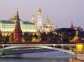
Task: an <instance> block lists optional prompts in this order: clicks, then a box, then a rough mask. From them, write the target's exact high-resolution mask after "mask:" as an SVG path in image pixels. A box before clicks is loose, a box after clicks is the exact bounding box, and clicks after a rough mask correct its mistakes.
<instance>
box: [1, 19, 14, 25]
mask: <svg viewBox="0 0 84 62" xmlns="http://www.w3.org/2000/svg"><path fill="white" fill-rule="evenodd" d="M0 22H2V23H7V24H14V22H12V21H10V20H1V21H0Z"/></svg>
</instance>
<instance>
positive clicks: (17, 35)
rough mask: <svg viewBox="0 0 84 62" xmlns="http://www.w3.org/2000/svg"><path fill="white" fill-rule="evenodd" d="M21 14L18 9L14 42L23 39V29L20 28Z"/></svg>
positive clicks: (19, 41)
mask: <svg viewBox="0 0 84 62" xmlns="http://www.w3.org/2000/svg"><path fill="white" fill-rule="evenodd" d="M19 20H20V19H19V14H18V11H17V14H16V22H15V29H14V32H13V34H14V41H13V43H21V41H22V30H21V28H20V22H19Z"/></svg>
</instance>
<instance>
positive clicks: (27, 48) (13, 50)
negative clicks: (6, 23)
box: [0, 44, 75, 56]
mask: <svg viewBox="0 0 84 62" xmlns="http://www.w3.org/2000/svg"><path fill="white" fill-rule="evenodd" d="M5 46H9V44H6V45H5ZM51 46H53V47H51ZM55 46H62V48H63V46H69V47H70V46H75V45H72V44H71V45H70V44H68V45H67V44H64V45H63V44H19V45H17V44H13V45H10V46H9V47H4V48H1V49H0V52H1V55H2V56H3V55H13V54H17V53H18V54H25V53H36V52H48V51H59V52H60V54H62V55H63V54H67V55H68V56H69V55H70V56H75V54H74V53H73V52H72V51H70V50H64V49H62V48H56V47H55ZM33 51H34V52H33ZM59 52H58V53H59ZM56 55H57V54H56Z"/></svg>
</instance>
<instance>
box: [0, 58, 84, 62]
mask: <svg viewBox="0 0 84 62" xmlns="http://www.w3.org/2000/svg"><path fill="white" fill-rule="evenodd" d="M0 62H84V61H81V60H78V59H69V58H52V59H47V58H45V59H44V58H43V59H42V58H19V57H15V58H14V57H13V58H12V57H10V58H7V57H6V58H0Z"/></svg>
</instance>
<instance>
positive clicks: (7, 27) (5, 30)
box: [0, 15, 37, 35]
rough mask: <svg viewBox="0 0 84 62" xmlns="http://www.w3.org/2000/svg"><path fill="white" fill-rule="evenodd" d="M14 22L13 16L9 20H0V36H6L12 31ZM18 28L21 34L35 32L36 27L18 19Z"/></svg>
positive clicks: (14, 17)
mask: <svg viewBox="0 0 84 62" xmlns="http://www.w3.org/2000/svg"><path fill="white" fill-rule="evenodd" d="M15 22H16V16H15V15H14V16H13V17H12V18H10V19H9V20H1V21H0V30H1V32H2V35H8V34H10V33H12V32H13V31H14V28H15ZM20 26H21V30H22V32H23V33H24V32H37V29H36V25H35V24H34V23H32V22H28V21H23V20H21V19H20Z"/></svg>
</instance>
